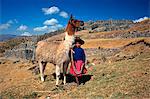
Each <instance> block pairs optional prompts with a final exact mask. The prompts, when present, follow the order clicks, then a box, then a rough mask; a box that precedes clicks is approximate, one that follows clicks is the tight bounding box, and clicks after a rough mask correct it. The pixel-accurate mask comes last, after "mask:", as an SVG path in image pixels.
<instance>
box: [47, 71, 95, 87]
mask: <svg viewBox="0 0 150 99" xmlns="http://www.w3.org/2000/svg"><path fill="white" fill-rule="evenodd" d="M52 75H53V77H54V79H56V74H55V73H53V74H52ZM66 76H67V81H66V82H67V83H72V82H76V80H75V77H74V76H73V75H71V74H67V75H66ZM92 76H93V75H82V76H81V77H78V78H79V82H80V84H83V85H84V84H85V83H86V82H88V81H89V80H90V79H91V77H92ZM46 78H47V76H46V75H45V79H46ZM60 80H63V74H62V73H61V76H60Z"/></svg>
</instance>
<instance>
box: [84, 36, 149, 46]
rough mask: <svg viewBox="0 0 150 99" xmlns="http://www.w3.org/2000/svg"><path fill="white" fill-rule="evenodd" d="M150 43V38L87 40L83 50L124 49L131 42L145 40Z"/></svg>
mask: <svg viewBox="0 0 150 99" xmlns="http://www.w3.org/2000/svg"><path fill="white" fill-rule="evenodd" d="M143 39H144V41H145V42H148V43H150V37H147V38H144V37H141V38H128V39H85V44H84V45H83V48H98V47H100V48H118V47H123V46H125V45H127V44H129V43H131V42H137V41H139V40H143Z"/></svg>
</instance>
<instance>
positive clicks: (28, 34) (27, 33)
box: [21, 32, 32, 36]
mask: <svg viewBox="0 0 150 99" xmlns="http://www.w3.org/2000/svg"><path fill="white" fill-rule="evenodd" d="M21 36H32V34H31V33H29V32H24V33H22V34H21Z"/></svg>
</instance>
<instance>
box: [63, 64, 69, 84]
mask: <svg viewBox="0 0 150 99" xmlns="http://www.w3.org/2000/svg"><path fill="white" fill-rule="evenodd" d="M68 64H69V62H65V63H64V64H63V76H64V81H63V83H64V85H65V84H66V74H67V69H68Z"/></svg>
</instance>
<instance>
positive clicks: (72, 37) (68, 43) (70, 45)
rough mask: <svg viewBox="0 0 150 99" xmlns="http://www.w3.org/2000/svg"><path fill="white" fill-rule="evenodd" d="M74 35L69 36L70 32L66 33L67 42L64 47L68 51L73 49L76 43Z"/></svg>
mask: <svg viewBox="0 0 150 99" xmlns="http://www.w3.org/2000/svg"><path fill="white" fill-rule="evenodd" d="M74 39H75V38H74V35H68V32H65V41H64V45H65V47H66V49H68V48H70V47H72V44H73V43H74Z"/></svg>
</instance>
